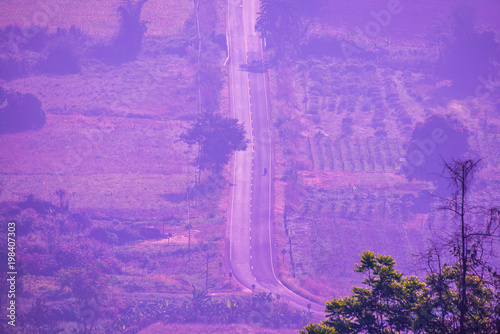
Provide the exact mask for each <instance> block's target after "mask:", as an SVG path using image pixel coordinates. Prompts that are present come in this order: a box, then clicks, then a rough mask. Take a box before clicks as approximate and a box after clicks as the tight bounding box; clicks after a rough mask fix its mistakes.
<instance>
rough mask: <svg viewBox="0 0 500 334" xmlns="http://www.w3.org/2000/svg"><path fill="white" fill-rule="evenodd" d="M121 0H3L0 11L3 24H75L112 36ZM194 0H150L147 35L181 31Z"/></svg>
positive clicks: (144, 15)
mask: <svg viewBox="0 0 500 334" xmlns="http://www.w3.org/2000/svg"><path fill="white" fill-rule="evenodd" d="M121 3H122V1H121V0H111V1H105V2H102V1H97V0H88V1H78V2H69V1H55V0H52V1H47V2H44V3H43V2H40V1H36V0H28V1H23V5H22V6H19V2H17V1H11V0H7V1H2V2H1V3H0V12H2V13H7V15H2V18H1V19H0V25H1V26H7V25H9V24H14V25H15V24H17V25H20V26H23V24H24V23H25V22H26V21H28V22H30V23H32V24H35V25H37V23H38V25H43V26H44V25H48V26H49V27H51V28H53V29H56V28H69V27H71V26H72V25H74V26H75V27H78V28H80V29H82V30H83V31H84V32H85V33H87V34H89V35H92V36H95V37H103V38H109V37H110V36H112V35H113V34H114V33H115V32H116V30H117V26H118V19H119V17H118V12H117V8H118V6H119V5H120V4H121ZM192 8H193V2H192V1H189V0H167V1H164V0H150V1H148V2H147V3H146V4H145V5H144V8H143V11H142V15H141V18H142V19H143V20H144V21H147V22H148V23H147V26H148V31H147V36H165V35H173V34H176V33H179V32H180V31H181V29H182V28H183V25H184V22H185V21H186V19H187V17H188V16H189V13H190V12H191V9H192Z"/></svg>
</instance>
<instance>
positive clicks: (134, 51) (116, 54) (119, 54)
mask: <svg viewBox="0 0 500 334" xmlns="http://www.w3.org/2000/svg"><path fill="white" fill-rule="evenodd" d="M146 2H147V0H139V1H137V2H136V3H133V2H132V1H131V0H126V1H124V2H123V4H122V5H121V6H120V7H118V13H119V15H120V29H119V30H118V33H117V34H116V37H115V39H114V41H113V44H112V59H111V61H112V62H116V63H122V62H127V61H132V60H135V59H136V57H137V55H138V54H139V52H140V51H141V43H142V38H143V37H144V33H145V32H146V29H147V28H146V23H145V22H144V21H141V19H140V18H141V10H142V6H143V5H144V4H145V3H146Z"/></svg>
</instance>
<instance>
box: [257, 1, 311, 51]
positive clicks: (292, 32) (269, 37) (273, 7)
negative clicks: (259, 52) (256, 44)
mask: <svg viewBox="0 0 500 334" xmlns="http://www.w3.org/2000/svg"><path fill="white" fill-rule="evenodd" d="M258 15H259V17H258V18H257V23H256V25H255V30H256V31H258V32H260V37H261V38H265V39H266V41H267V45H268V46H269V47H271V48H273V49H275V50H276V52H277V56H278V58H281V57H282V56H283V55H284V54H286V53H290V52H294V51H296V50H297V48H298V46H299V45H300V41H301V39H302V36H303V35H304V32H305V25H304V23H303V20H302V19H301V17H300V15H299V13H298V10H297V6H296V4H295V3H294V1H292V0H261V2H260V12H259V13H258Z"/></svg>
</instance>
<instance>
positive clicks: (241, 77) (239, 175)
mask: <svg viewBox="0 0 500 334" xmlns="http://www.w3.org/2000/svg"><path fill="white" fill-rule="evenodd" d="M258 10H259V1H258V0H228V22H227V31H228V32H227V33H228V48H229V58H228V61H227V64H228V66H229V80H230V101H231V102H230V103H231V105H230V106H231V112H232V116H233V117H235V118H237V119H238V120H239V122H240V123H243V124H244V126H245V131H246V133H247V136H248V139H249V141H250V144H249V147H248V148H247V150H246V151H237V152H236V153H235V156H234V160H233V164H232V166H233V170H232V178H233V179H232V189H231V196H230V205H229V207H228V211H229V212H228V237H229V244H228V248H229V259H230V264H229V265H230V266H231V270H232V273H233V275H234V278H235V279H236V280H237V281H238V282H239V283H240V284H241V285H243V286H244V287H246V288H248V289H251V288H252V285H254V286H255V288H256V289H258V290H265V291H270V292H272V293H273V294H275V295H278V294H279V295H280V297H281V299H283V300H286V301H288V302H290V304H291V305H292V306H293V307H295V308H298V309H307V306H308V305H310V306H311V311H312V312H313V314H314V315H315V318H321V319H323V318H324V305H320V304H316V303H314V302H311V301H309V300H307V299H305V298H303V297H301V296H299V295H297V294H295V293H293V292H292V291H290V290H289V289H287V288H286V287H285V286H284V285H283V284H282V283H281V282H280V281H279V279H278V278H277V276H276V272H275V266H274V262H273V259H276V258H277V255H276V249H274V248H273V245H272V220H271V208H272V193H273V188H272V178H273V174H272V172H273V156H272V152H273V150H272V144H271V143H272V141H271V130H270V124H269V109H268V105H267V104H268V97H267V83H266V76H265V74H263V73H249V72H245V71H241V70H240V69H239V66H240V65H242V64H247V63H249V62H251V61H253V60H262V55H263V51H262V44H261V40H260V38H259V35H258V33H257V32H256V31H255V29H254V27H255V22H256V19H257V12H258Z"/></svg>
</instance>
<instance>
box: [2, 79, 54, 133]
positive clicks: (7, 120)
mask: <svg viewBox="0 0 500 334" xmlns="http://www.w3.org/2000/svg"><path fill="white" fill-rule="evenodd" d="M46 118H47V117H46V116H45V111H43V109H42V102H41V101H40V100H39V99H38V98H36V97H35V96H34V95H32V94H29V93H27V94H23V93H17V92H7V91H6V90H5V89H3V88H2V87H0V134H3V133H15V132H21V131H26V130H39V129H41V128H42V126H43V125H44V124H45V121H46Z"/></svg>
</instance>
